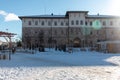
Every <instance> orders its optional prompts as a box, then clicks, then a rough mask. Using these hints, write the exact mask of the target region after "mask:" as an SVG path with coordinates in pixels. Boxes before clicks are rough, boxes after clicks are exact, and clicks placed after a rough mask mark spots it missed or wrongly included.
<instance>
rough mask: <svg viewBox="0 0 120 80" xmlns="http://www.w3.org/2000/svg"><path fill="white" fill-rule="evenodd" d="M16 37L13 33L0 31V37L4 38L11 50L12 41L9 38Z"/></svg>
mask: <svg viewBox="0 0 120 80" xmlns="http://www.w3.org/2000/svg"><path fill="white" fill-rule="evenodd" d="M14 35H16V34H15V33H9V32H3V31H0V37H4V38H5V40H6V41H7V42H8V47H9V48H10V49H11V48H12V40H11V37H14Z"/></svg>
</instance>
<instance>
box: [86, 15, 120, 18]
mask: <svg viewBox="0 0 120 80" xmlns="http://www.w3.org/2000/svg"><path fill="white" fill-rule="evenodd" d="M86 17H87V18H120V16H114V15H87V16H86Z"/></svg>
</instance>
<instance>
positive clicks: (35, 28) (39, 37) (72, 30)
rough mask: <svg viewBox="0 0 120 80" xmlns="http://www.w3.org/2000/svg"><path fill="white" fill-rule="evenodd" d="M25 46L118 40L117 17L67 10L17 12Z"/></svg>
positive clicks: (119, 23) (119, 26)
mask: <svg viewBox="0 0 120 80" xmlns="http://www.w3.org/2000/svg"><path fill="white" fill-rule="evenodd" d="M19 18H20V19H21V20H22V41H23V44H24V47H39V46H41V45H42V46H45V47H55V46H60V45H66V46H72V47H95V46H96V45H97V43H99V42H103V41H118V40H120V36H119V34H120V17H118V16H110V15H99V14H97V15H89V14H88V11H67V12H66V14H65V15H54V14H51V15H36V16H19Z"/></svg>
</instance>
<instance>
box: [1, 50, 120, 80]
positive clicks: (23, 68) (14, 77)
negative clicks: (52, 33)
mask: <svg viewBox="0 0 120 80" xmlns="http://www.w3.org/2000/svg"><path fill="white" fill-rule="evenodd" d="M11 57H12V58H11V60H0V80H120V54H105V53H98V52H90V51H77V50H75V51H74V52H73V53H68V52H59V51H54V50H49V49H47V50H46V52H40V53H39V52H36V53H35V54H29V53H23V52H17V53H16V54H13V55H12V56H11Z"/></svg>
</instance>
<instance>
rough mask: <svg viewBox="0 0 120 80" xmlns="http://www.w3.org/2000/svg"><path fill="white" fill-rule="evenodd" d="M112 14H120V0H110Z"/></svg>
mask: <svg viewBox="0 0 120 80" xmlns="http://www.w3.org/2000/svg"><path fill="white" fill-rule="evenodd" d="M109 10H110V12H111V13H110V14H112V15H119V16H120V0H110V6H109Z"/></svg>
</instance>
